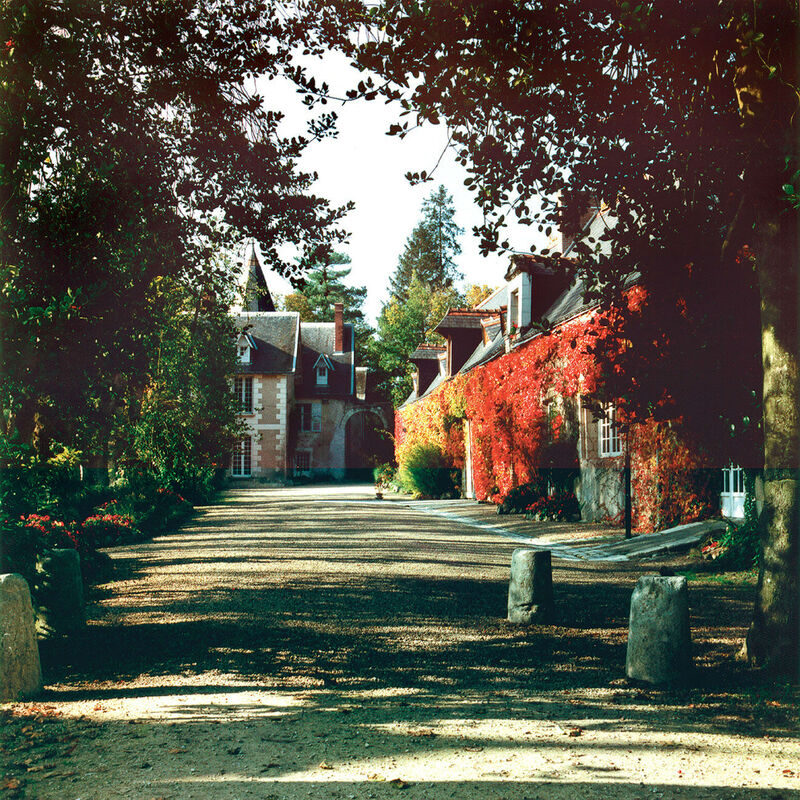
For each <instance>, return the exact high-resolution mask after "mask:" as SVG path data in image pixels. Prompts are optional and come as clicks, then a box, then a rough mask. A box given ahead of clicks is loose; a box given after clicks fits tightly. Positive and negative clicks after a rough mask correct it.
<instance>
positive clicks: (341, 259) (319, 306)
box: [283, 250, 367, 329]
mask: <svg viewBox="0 0 800 800" xmlns="http://www.w3.org/2000/svg"><path fill="white" fill-rule="evenodd" d="M349 263H350V257H349V256H346V255H344V254H343V253H336V252H333V251H330V250H328V251H325V252H323V254H322V255H321V256H319V257H318V259H317V260H316V261H314V262H313V263H311V264H310V265H309V266H308V271H307V274H306V276H305V279H304V283H303V285H302V286H301V287H300V289H299V291H297V292H294V293H293V294H289V295H287V296H286V297H285V298H284V301H283V307H284V309H285V310H286V311H298V312H300V318H301V319H302V320H303V321H304V322H333V306H334V303H341V304H342V306H343V310H344V319H345V321H346V322H352V323H353V324H354V325H355V326H356V328H357V329H358V328H360V327H364V326H365V322H364V311H363V309H362V306H363V305H364V300H365V299H366V297H367V288H366V286H347V285H346V284H345V279H346V278H347V277H348V275H349V274H350V271H351V270H350V268H349V267H345V268H344V269H342V268H341V267H344V265H346V264H349Z"/></svg>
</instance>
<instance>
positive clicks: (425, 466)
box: [397, 443, 458, 497]
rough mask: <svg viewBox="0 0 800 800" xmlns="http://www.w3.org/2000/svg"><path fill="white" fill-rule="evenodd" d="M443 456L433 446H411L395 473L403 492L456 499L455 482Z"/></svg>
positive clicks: (437, 448)
mask: <svg viewBox="0 0 800 800" xmlns="http://www.w3.org/2000/svg"><path fill="white" fill-rule="evenodd" d="M453 472H454V471H453V470H452V469H449V468H448V466H447V462H446V461H445V457H444V454H443V453H442V451H441V450H440V449H439V447H438V446H437V445H435V444H432V443H431V444H413V445H411V446H410V447H408V448H407V449H406V450H405V452H404V454H403V462H402V463H401V464H400V467H399V469H398V471H397V478H398V480H399V482H400V486H401V488H402V489H403V491H405V492H409V493H410V494H413V495H416V496H420V497H457V496H458V490H457V488H456V480H455V477H454V474H453Z"/></svg>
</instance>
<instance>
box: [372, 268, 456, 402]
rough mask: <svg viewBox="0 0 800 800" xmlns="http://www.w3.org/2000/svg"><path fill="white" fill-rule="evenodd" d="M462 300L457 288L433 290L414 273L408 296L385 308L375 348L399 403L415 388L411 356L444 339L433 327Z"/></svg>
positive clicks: (388, 387) (391, 301) (394, 299)
mask: <svg viewBox="0 0 800 800" xmlns="http://www.w3.org/2000/svg"><path fill="white" fill-rule="evenodd" d="M462 302H463V297H462V296H461V295H460V294H459V292H458V291H457V290H456V289H454V288H453V287H445V288H439V289H431V288H430V287H429V286H428V285H427V284H426V283H425V282H424V281H422V280H421V279H420V278H419V277H418V276H417V275H416V273H413V274H412V276H411V281H410V283H409V286H408V292H407V295H406V297H405V299H401V298H399V297H395V296H393V297H391V298H390V299H389V301H388V302H387V303H386V304H385V305H384V306H383V308H382V309H381V313H380V316H379V317H378V336H377V339H376V341H375V342H374V345H373V347H374V350H375V352H376V359H375V360H376V361H377V363H378V365H379V367H380V368H381V370H382V373H383V380H384V382H385V385H384V389H385V391H388V393H389V394H390V395H391V398H392V401H393V402H394V404H395V405H399V404H400V403H402V402H403V401H404V400H405V399H406V397H407V396H408V394H409V392H410V391H411V365H410V364H409V361H408V357H409V356H410V355H411V353H413V352H414V350H416V349H417V347H419V345H421V344H426V343H427V344H441V343H442V342H443V339H442V337H441V336H439V335H438V334H437V333H435V332H434V330H433V329H434V328H435V327H436V325H437V324H438V323H439V322H440V321H441V319H442V317H443V316H444V315H445V314H446V313H447V310H448V308H455V307H458V306H460V305H461V304H462Z"/></svg>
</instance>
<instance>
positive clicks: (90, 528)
mask: <svg viewBox="0 0 800 800" xmlns="http://www.w3.org/2000/svg"><path fill="white" fill-rule="evenodd" d="M81 531H82V532H83V534H84V538H85V539H87V540H88V541H89V542H91V544H92V545H93V546H94V547H95V548H96V547H113V546H114V545H118V544H126V543H128V542H132V541H136V539H138V538H139V531H138V530H137V529H136V527H135V526H134V524H133V520H132V519H131V518H130V517H129V516H127V515H125V514H96V515H94V516H92V517H89V518H88V519H85V520H84V521H83V524H82V525H81Z"/></svg>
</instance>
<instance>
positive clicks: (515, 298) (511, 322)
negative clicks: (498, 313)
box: [508, 289, 519, 333]
mask: <svg viewBox="0 0 800 800" xmlns="http://www.w3.org/2000/svg"><path fill="white" fill-rule="evenodd" d="M518 326H519V289H514V291H513V292H511V296H510V302H509V304H508V333H516V332H517V327H518Z"/></svg>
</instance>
